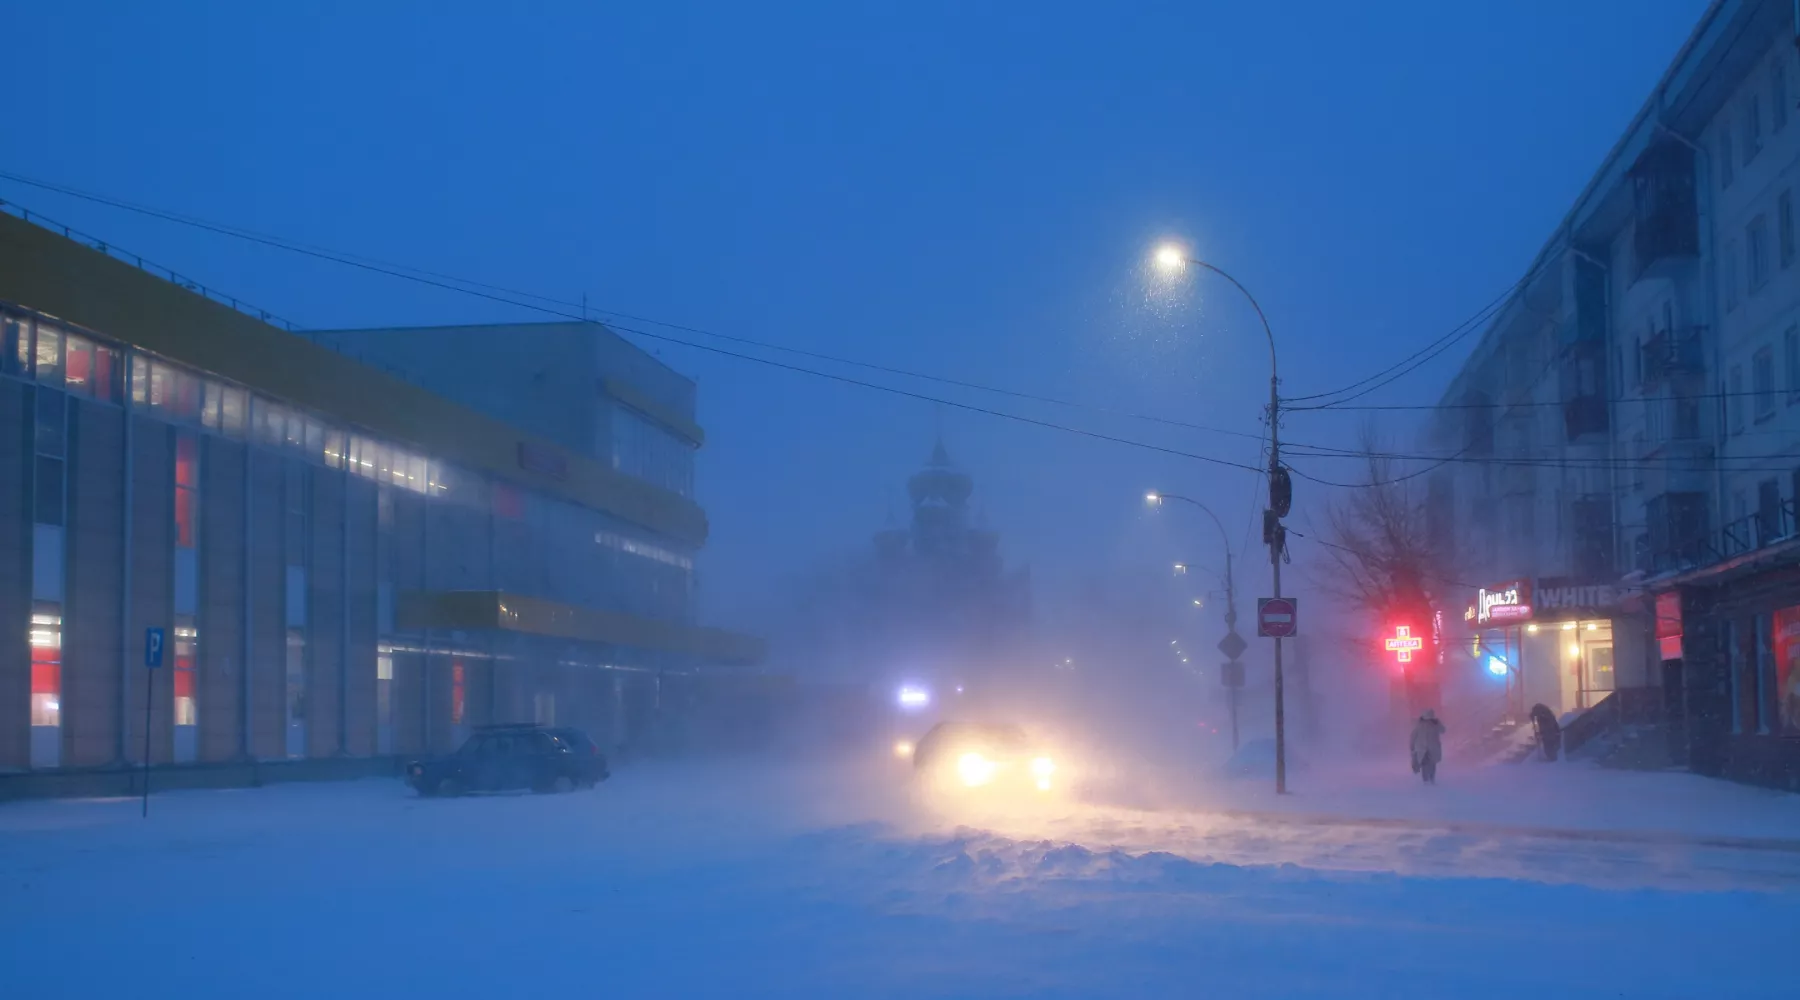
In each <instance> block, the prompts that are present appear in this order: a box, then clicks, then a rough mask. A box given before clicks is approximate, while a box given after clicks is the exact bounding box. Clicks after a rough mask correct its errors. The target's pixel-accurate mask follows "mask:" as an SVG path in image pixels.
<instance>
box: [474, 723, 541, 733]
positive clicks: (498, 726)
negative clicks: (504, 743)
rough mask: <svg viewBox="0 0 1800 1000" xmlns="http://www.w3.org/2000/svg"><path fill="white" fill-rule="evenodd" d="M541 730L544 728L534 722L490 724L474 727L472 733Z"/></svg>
mask: <svg viewBox="0 0 1800 1000" xmlns="http://www.w3.org/2000/svg"><path fill="white" fill-rule="evenodd" d="M542 728H544V727H543V726H540V725H538V724H537V723H535V722H492V723H489V724H487V725H485V726H476V727H474V731H475V732H478V733H491V732H493V731H494V730H496V729H542Z"/></svg>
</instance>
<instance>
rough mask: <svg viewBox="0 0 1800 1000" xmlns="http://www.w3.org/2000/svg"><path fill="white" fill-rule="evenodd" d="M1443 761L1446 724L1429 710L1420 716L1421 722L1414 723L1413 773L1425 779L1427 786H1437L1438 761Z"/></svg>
mask: <svg viewBox="0 0 1800 1000" xmlns="http://www.w3.org/2000/svg"><path fill="white" fill-rule="evenodd" d="M1443 759H1444V724H1443V723H1442V722H1439V721H1438V717H1437V713H1436V712H1433V711H1432V710H1431V709H1429V708H1428V709H1426V710H1425V711H1424V713H1423V714H1421V715H1420V716H1419V721H1417V722H1415V723H1413V731H1412V766H1413V773H1414V774H1417V775H1419V776H1420V777H1421V778H1424V779H1425V783H1426V784H1427V785H1435V784H1437V766H1438V761H1440V760H1443Z"/></svg>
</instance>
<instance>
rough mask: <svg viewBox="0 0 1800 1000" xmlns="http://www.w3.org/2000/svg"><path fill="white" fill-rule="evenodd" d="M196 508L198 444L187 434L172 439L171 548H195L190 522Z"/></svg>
mask: <svg viewBox="0 0 1800 1000" xmlns="http://www.w3.org/2000/svg"><path fill="white" fill-rule="evenodd" d="M199 507H200V443H199V442H198V441H196V440H195V439H194V436H193V435H191V434H182V435H180V436H179V437H177V438H176V439H175V546H176V547H177V548H183V549H191V548H193V547H194V546H195V541H194V539H195V538H196V537H197V536H196V535H195V532H194V522H195V519H196V517H197V516H198V514H199Z"/></svg>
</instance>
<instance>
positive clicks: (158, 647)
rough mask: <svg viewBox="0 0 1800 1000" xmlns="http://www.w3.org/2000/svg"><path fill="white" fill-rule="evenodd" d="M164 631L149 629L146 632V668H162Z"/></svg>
mask: <svg viewBox="0 0 1800 1000" xmlns="http://www.w3.org/2000/svg"><path fill="white" fill-rule="evenodd" d="M162 653H163V630H162V629H160V628H147V629H145V630H144V666H146V667H149V668H150V669H152V670H155V669H156V668H157V667H160V666H162Z"/></svg>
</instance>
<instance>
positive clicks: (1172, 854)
mask: <svg viewBox="0 0 1800 1000" xmlns="http://www.w3.org/2000/svg"><path fill="white" fill-rule="evenodd" d="M897 778H898V776H897V775H895V774H894V773H892V772H884V771H882V770H880V769H878V768H855V767H850V766H800V765H793V764H786V765H781V764H770V763H744V762H739V763H730V764H725V763H713V764H694V763H682V764H648V765H641V766H636V767H631V768H627V769H624V770H622V771H621V772H620V773H619V774H618V775H617V776H616V777H615V778H614V780H613V781H611V782H609V783H608V784H606V785H604V786H602V787H601V788H600V789H599V790H598V791H596V792H594V793H591V794H589V793H579V794H574V795H567V796H530V795H526V796H516V797H501V798H482V799H464V800H452V801H437V800H419V799H416V798H413V797H411V796H410V795H408V794H407V793H405V792H404V791H403V790H402V789H401V787H400V786H399V785H398V783H396V782H383V781H371V782H359V783H352V784H333V785H286V786H275V787H269V788H263V789H245V790H235V791H205V792H184V793H171V794H167V795H162V796H159V797H156V798H154V799H152V801H151V816H150V819H149V820H148V821H145V820H141V819H139V818H138V812H137V810H138V805H137V803H136V802H135V801H121V800H90V801H64V802H28V803H15V804H11V805H5V806H0V956H3V957H4V961H3V962H0V966H3V967H4V969H5V972H4V981H5V984H6V987H5V991H4V995H6V996H19V997H32V998H50V997H84V998H85V997H123V996H141V995H152V996H178V997H183V998H187V1000H204V998H210V997H244V996H253V997H319V998H327V997H329V998H334V1000H335V998H345V997H363V996H384V997H393V996H420V997H432V998H453V997H488V998H492V997H518V996H546V995H547V996H554V997H558V998H567V997H572V996H582V997H586V996H595V997H759V996H793V997H833V998H838V997H905V998H910V1000H929V998H937V997H990V996H1007V997H1017V996H1044V997H1177V996H1196V997H1221V998H1223V997H1231V998H1238V997H1311V996H1319V997H1412V996H1417V997H1444V996H1455V997H1458V998H1481V997H1508V998H1511V997H1517V996H1522V995H1528V996H1532V997H1534V998H1540V1000H1541V998H1548V997H1561V996H1571V997H1573V996H1584V997H1585V996H1608V997H1707V998H1723V997H1739V996H1743V997H1752V996H1755V997H1765V996H1776V995H1785V993H1786V992H1789V991H1791V984H1792V982H1793V978H1794V977H1793V974H1792V971H1791V960H1790V959H1789V958H1787V956H1788V954H1789V950H1788V946H1789V944H1790V943H1791V941H1792V940H1793V936H1794V929H1795V928H1796V927H1800V797H1795V796H1783V795H1778V794H1775V793H1769V792H1763V791H1759V790H1756V789H1750V788H1743V787H1739V786H1734V785H1728V784H1723V783H1717V782H1709V781H1705V780H1702V779H1697V778H1691V777H1689V776H1685V775H1678V774H1658V775H1648V774H1616V773H1610V772H1599V771H1594V770H1591V769H1586V768H1581V767H1531V766H1502V767H1496V768H1489V769H1485V770H1482V771H1479V772H1474V773H1463V774H1456V773H1454V772H1452V773H1449V774H1446V775H1445V784H1443V785H1441V786H1439V787H1437V788H1434V789H1427V788H1423V787H1421V786H1420V785H1418V784H1417V783H1416V781H1413V780H1412V779H1411V777H1410V775H1406V774H1405V773H1404V771H1402V772H1401V773H1400V774H1399V775H1391V774H1388V773H1385V772H1384V771H1358V770H1355V769H1339V770H1336V771H1333V772H1330V773H1325V772H1319V771H1310V770H1309V771H1308V772H1305V773H1302V774H1297V775H1296V776H1295V782H1294V784H1295V788H1296V794H1295V795H1293V796H1291V797H1289V798H1286V799H1281V800H1275V799H1273V797H1272V796H1268V795H1267V794H1266V793H1265V792H1264V791H1263V790H1262V785H1263V783H1262V782H1254V783H1252V782H1225V783H1220V784H1216V785H1214V786H1212V787H1210V788H1207V787H1202V783H1200V782H1198V781H1194V780H1190V781H1185V782H1184V781H1182V780H1180V779H1178V778H1172V777H1169V776H1165V777H1164V778H1163V779H1161V780H1159V781H1156V782H1153V783H1152V782H1144V783H1139V784H1137V785H1135V786H1133V787H1118V784H1119V783H1116V782H1115V783H1113V784H1114V786H1115V787H1113V788H1111V789H1109V791H1110V792H1112V793H1113V794H1110V795H1107V796H1105V797H1103V799H1102V802H1101V803H1100V804H1095V803H1093V802H1089V803H1084V804H1079V805H1077V804H1061V805H1055V806H1047V807H1040V808H1031V809H1018V808H1015V809H984V810H977V811H970V810H969V808H968V807H967V806H958V807H956V808H944V807H941V806H932V805H929V804H922V803H920V802H918V801H915V800H914V799H912V797H911V796H910V795H909V794H907V793H906V792H905V791H904V784H903V783H902V782H900V781H898V780H897ZM1327 789H1329V791H1327ZM1571 831H1572V832H1571ZM1745 838H1759V839H1756V840H1748V839H1745Z"/></svg>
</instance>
